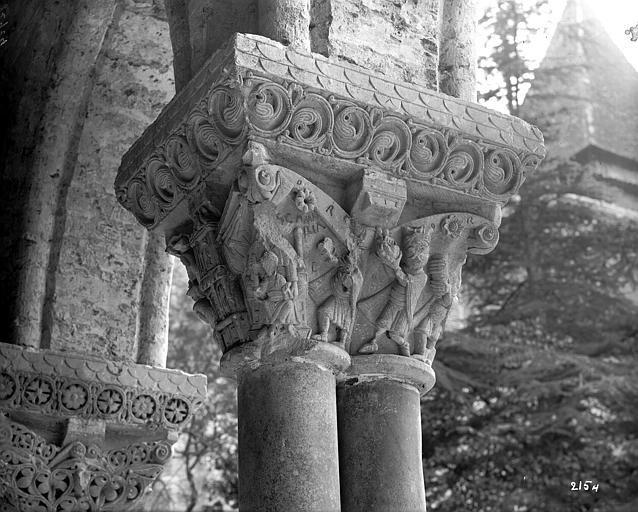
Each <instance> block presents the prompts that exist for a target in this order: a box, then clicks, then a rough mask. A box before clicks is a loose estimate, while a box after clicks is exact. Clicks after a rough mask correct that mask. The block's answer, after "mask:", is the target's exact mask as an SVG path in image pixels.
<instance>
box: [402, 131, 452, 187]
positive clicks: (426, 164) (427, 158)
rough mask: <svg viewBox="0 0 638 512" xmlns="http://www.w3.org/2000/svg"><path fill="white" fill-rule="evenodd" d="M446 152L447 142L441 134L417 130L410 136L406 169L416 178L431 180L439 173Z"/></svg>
mask: <svg viewBox="0 0 638 512" xmlns="http://www.w3.org/2000/svg"><path fill="white" fill-rule="evenodd" d="M447 150H448V146H447V141H446V139H445V136H444V135H443V134H442V133H441V132H439V131H436V130H433V129H430V128H422V129H418V130H417V131H416V132H415V133H414V135H413V136H412V147H411V148H410V158H409V159H408V162H407V168H408V170H409V171H410V172H411V173H412V174H413V175H414V176H415V177H417V178H424V179H427V178H432V177H434V176H436V175H437V174H439V172H440V171H441V167H442V166H443V163H444V162H445V157H446V155H447Z"/></svg>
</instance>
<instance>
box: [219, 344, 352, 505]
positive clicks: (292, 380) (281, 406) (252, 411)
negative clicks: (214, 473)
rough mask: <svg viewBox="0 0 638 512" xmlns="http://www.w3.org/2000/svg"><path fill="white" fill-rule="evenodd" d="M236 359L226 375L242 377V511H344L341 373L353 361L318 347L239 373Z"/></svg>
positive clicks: (230, 355)
mask: <svg viewBox="0 0 638 512" xmlns="http://www.w3.org/2000/svg"><path fill="white" fill-rule="evenodd" d="M237 352H241V348H240V349H239V350H237V349H234V350H232V351H230V352H227V353H226V355H225V356H224V358H223V359H222V369H223V370H224V371H225V372H226V373H230V374H233V375H236V376H237V377H238V385H239V390H238V405H239V409H238V423H239V500H240V510H242V511H258V510H281V511H282V512H283V511H287V510H299V511H315V512H322V511H326V510H329V511H338V510H340V497H339V455H338V449H337V407H336V393H335V388H336V380H335V374H339V373H341V372H342V371H343V370H345V369H346V368H347V367H348V366H349V364H350V357H349V356H348V354H347V353H346V352H345V351H344V350H343V349H341V348H339V347H337V346H334V345H330V344H327V343H319V344H316V345H315V346H313V347H312V348H310V349H308V350H302V351H300V352H299V353H298V355H296V356H294V357H291V358H288V357H273V358H269V360H268V361H266V362H262V363H255V359H254V358H251V359H250V361H251V362H250V363H248V361H244V362H243V363H242V364H241V365H240V366H239V367H238V366H237V365H236V363H235V361H234V358H236V357H237V355H238V354H237Z"/></svg>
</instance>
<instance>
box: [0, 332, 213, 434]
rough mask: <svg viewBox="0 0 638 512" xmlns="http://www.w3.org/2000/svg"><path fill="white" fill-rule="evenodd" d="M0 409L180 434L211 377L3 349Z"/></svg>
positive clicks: (0, 354)
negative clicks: (156, 429) (104, 421)
mask: <svg viewBox="0 0 638 512" xmlns="http://www.w3.org/2000/svg"><path fill="white" fill-rule="evenodd" d="M0 384H1V385H0V408H1V409H3V410H23V411H30V412H35V413H39V414H44V415H47V416H58V417H70V416H76V417H82V418H98V419H104V420H107V421H112V422H116V423H124V424H139V425H145V426H149V427H151V428H159V427H162V428H166V429H169V430H172V429H178V428H180V427H181V426H182V425H183V424H185V423H186V422H188V421H189V420H190V418H191V417H192V415H193V413H194V412H195V410H196V409H197V408H199V407H200V405H201V403H202V401H203V400H204V399H205V397H206V377H205V376H204V375H188V374H186V373H184V372H181V371H179V370H167V369H163V368H154V367H151V366H146V365H141V364H134V363H128V362H118V361H108V360H104V359H98V358H94V357H91V356H77V355H73V354H68V353H63V352H56V351H51V350H32V349H27V348H23V347H19V346H17V345H10V344H7V343H0Z"/></svg>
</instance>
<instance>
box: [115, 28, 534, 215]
mask: <svg viewBox="0 0 638 512" xmlns="http://www.w3.org/2000/svg"><path fill="white" fill-rule="evenodd" d="M237 38H238V39H237V40H236V41H235V46H231V47H230V48H229V49H228V53H229V54H231V55H232V56H234V60H233V65H232V66H229V67H227V68H225V69H226V71H225V73H222V74H221V75H220V77H219V79H218V81H217V83H215V84H213V85H212V86H211V88H210V89H209V90H208V91H207V92H206V93H205V94H203V96H202V98H201V99H200V100H198V101H197V102H196V107H195V108H194V109H193V110H192V111H191V112H189V113H188V115H186V116H185V119H184V120H183V121H182V122H180V123H177V124H175V125H174V126H172V131H171V132H170V135H168V136H166V138H165V140H164V142H163V143H162V144H160V145H159V146H157V147H156V148H155V149H154V150H153V151H152V154H151V155H150V156H148V157H147V158H146V159H145V160H144V161H143V162H142V163H141V164H140V163H139V162H138V158H137V157H135V156H134V154H135V152H136V151H135V150H136V148H135V147H133V148H132V150H131V153H132V155H131V156H130V157H129V158H127V156H129V155H127V156H125V158H124V161H123V167H122V170H121V172H120V175H119V176H118V180H117V183H116V192H117V196H118V200H119V201H120V202H121V203H122V204H123V205H124V206H125V207H126V208H127V209H129V210H131V211H132V212H133V213H134V214H135V215H136V217H137V218H138V220H139V221H140V222H141V223H142V224H144V225H145V226H148V227H152V226H155V225H157V224H158V223H159V222H161V221H162V219H164V218H165V217H166V216H167V215H169V214H170V212H171V211H172V210H174V209H175V208H176V206H177V205H178V204H179V203H180V202H181V201H182V200H183V199H184V198H185V197H186V195H188V193H189V192H190V191H191V190H192V189H193V188H194V187H196V186H197V185H198V184H199V183H201V182H202V181H204V180H206V178H207V177H208V176H210V175H215V174H217V175H218V176H217V178H218V179H219V180H221V181H223V182H225V183H226V184H227V185H230V182H231V181H232V177H231V174H232V173H229V172H227V171H226V170H225V166H226V165H231V166H232V165H233V162H235V160H234V156H233V155H237V154H242V153H243V151H244V150H245V147H246V144H247V143H248V140H249V139H254V140H257V139H259V140H262V141H268V142H270V143H271V144H274V145H277V146H278V147H279V148H284V149H285V150H286V151H289V152H293V153H296V152H301V153H308V152H310V153H315V154H317V155H320V156H323V157H327V158H335V159H338V160H341V161H344V162H349V163H350V164H351V165H354V166H355V167H357V168H359V169H362V168H365V167H374V168H376V169H378V170H380V171H382V172H384V173H387V174H389V175H392V176H396V177H400V178H406V179H407V180H410V181H415V182H423V183H428V184H431V185H434V186H439V187H443V188H446V189H450V190H454V191H457V192H460V193H463V194H468V195H470V196H474V197H478V198H481V199H485V200H487V201H491V202H495V203H498V204H503V203H505V202H506V201H507V200H508V199H509V198H510V197H512V196H513V195H515V194H516V193H517V191H518V189H519V187H520V186H521V184H522V182H523V180H524V178H525V175H526V173H527V172H529V171H532V170H533V169H535V168H536V166H537V165H538V164H539V162H540V160H542V158H543V157H544V154H545V153H544V147H543V145H542V136H541V134H540V132H538V130H536V129H535V128H533V127H530V126H529V125H527V124H526V123H524V122H523V121H520V120H518V119H515V118H510V117H507V116H504V115H502V114H498V113H496V112H493V111H489V110H487V109H484V108H483V107H479V106H478V105H473V104H466V103H463V102H461V101H460V100H457V99H455V98H449V97H445V96H443V95H440V94H438V93H434V92H432V91H429V90H427V89H418V88H413V89H411V88H409V86H407V85H404V86H401V87H399V86H398V85H395V84H391V83H386V82H384V80H383V79H382V78H380V77H376V76H374V75H365V74H364V70H361V69H358V70H357V71H355V70H354V69H350V68H347V67H343V65H342V64H339V65H336V64H334V63H330V64H328V63H326V62H324V61H323V59H322V57H320V56H312V58H311V62H308V61H307V59H308V56H303V58H302V57H301V56H300V55H298V54H296V53H295V50H293V49H284V48H283V47H280V45H277V43H274V42H271V41H265V40H263V39H261V38H259V37H258V36H248V35H242V34H239V35H237ZM273 52H282V55H281V57H282V61H281V63H275V62H274V60H273V59H272V53H273ZM269 56H270V57H269ZM220 58H221V57H220ZM227 58H228V57H227ZM214 64H215V63H212V64H210V65H211V66H212V65H214ZM291 77H298V80H293V79H291ZM413 87H414V86H413ZM332 89H334V90H332ZM384 99H385V100H386V101H383V100H384ZM165 115H166V116H167V117H170V119H171V120H172V119H173V118H174V113H172V112H171V111H170V108H169V109H168V111H167V112H166V114H165ZM161 119H162V118H161V117H160V122H161ZM238 152H239V153H238Z"/></svg>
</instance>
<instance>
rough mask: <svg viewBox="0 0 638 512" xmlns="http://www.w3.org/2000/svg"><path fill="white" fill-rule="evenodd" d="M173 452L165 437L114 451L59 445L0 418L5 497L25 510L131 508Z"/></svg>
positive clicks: (0, 479)
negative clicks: (161, 439)
mask: <svg viewBox="0 0 638 512" xmlns="http://www.w3.org/2000/svg"><path fill="white" fill-rule="evenodd" d="M171 454H172V448H171V445H170V444H169V443H168V442H166V441H155V442H151V443H136V444H132V445H129V446H127V447H125V448H120V449H115V450H109V451H102V450H101V449H100V448H99V447H98V446H96V445H88V446H87V445H85V444H83V443H81V442H74V443H71V444H69V445H67V446H63V447H61V448H60V447H58V446H55V445H53V444H50V443H47V442H46V440H44V439H43V438H41V437H40V436H38V435H37V434H35V433H33V432H31V431H30V430H28V429H26V428H25V427H23V426H22V425H19V424H17V423H14V422H10V421H7V420H0V497H1V498H3V499H4V500H5V501H7V502H8V503H9V504H10V505H11V506H13V507H15V509H17V510H18V511H20V512H58V511H60V512H62V511H77V510H84V511H90V512H97V511H118V512H119V511H124V510H131V508H132V507H134V506H135V505H136V504H139V503H140V501H141V499H142V497H143V496H144V492H145V490H146V488H147V487H148V486H149V485H150V484H151V483H152V482H153V481H154V480H155V479H156V478H157V476H158V475H159V474H160V473H161V472H162V470H163V468H164V464H165V463H166V462H167V461H168V460H169V458H170V457H171Z"/></svg>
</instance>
